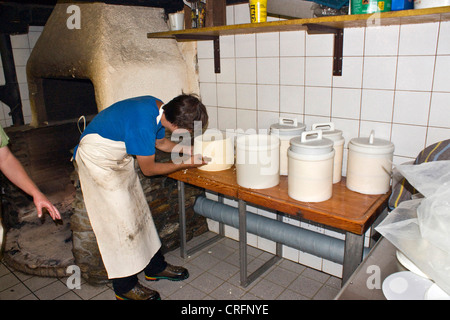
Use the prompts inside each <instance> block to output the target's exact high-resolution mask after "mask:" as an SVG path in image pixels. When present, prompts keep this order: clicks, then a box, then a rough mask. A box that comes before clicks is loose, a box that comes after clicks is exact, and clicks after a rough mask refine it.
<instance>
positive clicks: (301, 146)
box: [290, 130, 333, 155]
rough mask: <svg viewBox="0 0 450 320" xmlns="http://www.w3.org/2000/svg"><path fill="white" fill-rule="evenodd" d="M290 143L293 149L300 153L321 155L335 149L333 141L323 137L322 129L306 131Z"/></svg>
mask: <svg viewBox="0 0 450 320" xmlns="http://www.w3.org/2000/svg"><path fill="white" fill-rule="evenodd" d="M308 137H309V139H308ZM290 144H291V147H290V149H291V151H292V152H293V153H298V154H311V155H320V154H327V153H330V152H332V151H333V141H332V140H330V139H327V138H323V136H322V130H314V131H305V132H303V133H302V135H301V136H300V137H295V138H292V139H291V140H290Z"/></svg>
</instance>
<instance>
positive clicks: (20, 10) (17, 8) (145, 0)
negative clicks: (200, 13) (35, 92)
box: [0, 0, 248, 34]
mask: <svg viewBox="0 0 450 320" xmlns="http://www.w3.org/2000/svg"><path fill="white" fill-rule="evenodd" d="M57 2H58V1H57V0H40V1H33V0H22V1H0V33H6V34H20V33H27V32H28V27H29V26H30V25H37V26H43V25H45V23H46V21H47V19H48V17H49V16H50V14H51V12H52V10H53V7H54V6H55V4H56V3H57ZM60 2H73V3H76V2H104V3H107V4H113V5H128V6H145V7H157V8H164V10H165V12H166V13H171V12H176V11H180V10H182V9H183V6H184V4H183V1H182V0H97V1H83V0H77V1H64V0H62V1H60ZM245 2H248V1H245V0H226V4H227V5H230V4H237V3H245Z"/></svg>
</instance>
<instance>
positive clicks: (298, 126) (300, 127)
mask: <svg viewBox="0 0 450 320" xmlns="http://www.w3.org/2000/svg"><path fill="white" fill-rule="evenodd" d="M305 128H306V125H305V124H303V123H299V122H298V121H297V119H295V118H283V117H281V118H280V120H279V121H278V123H274V124H272V125H271V126H270V133H271V134H277V135H280V136H283V135H286V136H299V135H301V134H302V132H303V131H305Z"/></svg>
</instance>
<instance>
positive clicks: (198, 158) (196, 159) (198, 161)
mask: <svg viewBox="0 0 450 320" xmlns="http://www.w3.org/2000/svg"><path fill="white" fill-rule="evenodd" d="M210 161H211V158H208V157H203V156H202V155H201V154H194V155H192V156H191V158H190V159H189V161H187V164H188V165H189V167H191V168H195V167H201V166H204V165H205V164H208V162H210Z"/></svg>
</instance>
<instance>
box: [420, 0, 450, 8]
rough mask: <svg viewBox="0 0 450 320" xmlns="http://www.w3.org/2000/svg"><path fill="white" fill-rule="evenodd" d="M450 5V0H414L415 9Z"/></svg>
mask: <svg viewBox="0 0 450 320" xmlns="http://www.w3.org/2000/svg"><path fill="white" fill-rule="evenodd" d="M445 6H450V0H414V9H424V8H434V7H445Z"/></svg>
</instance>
